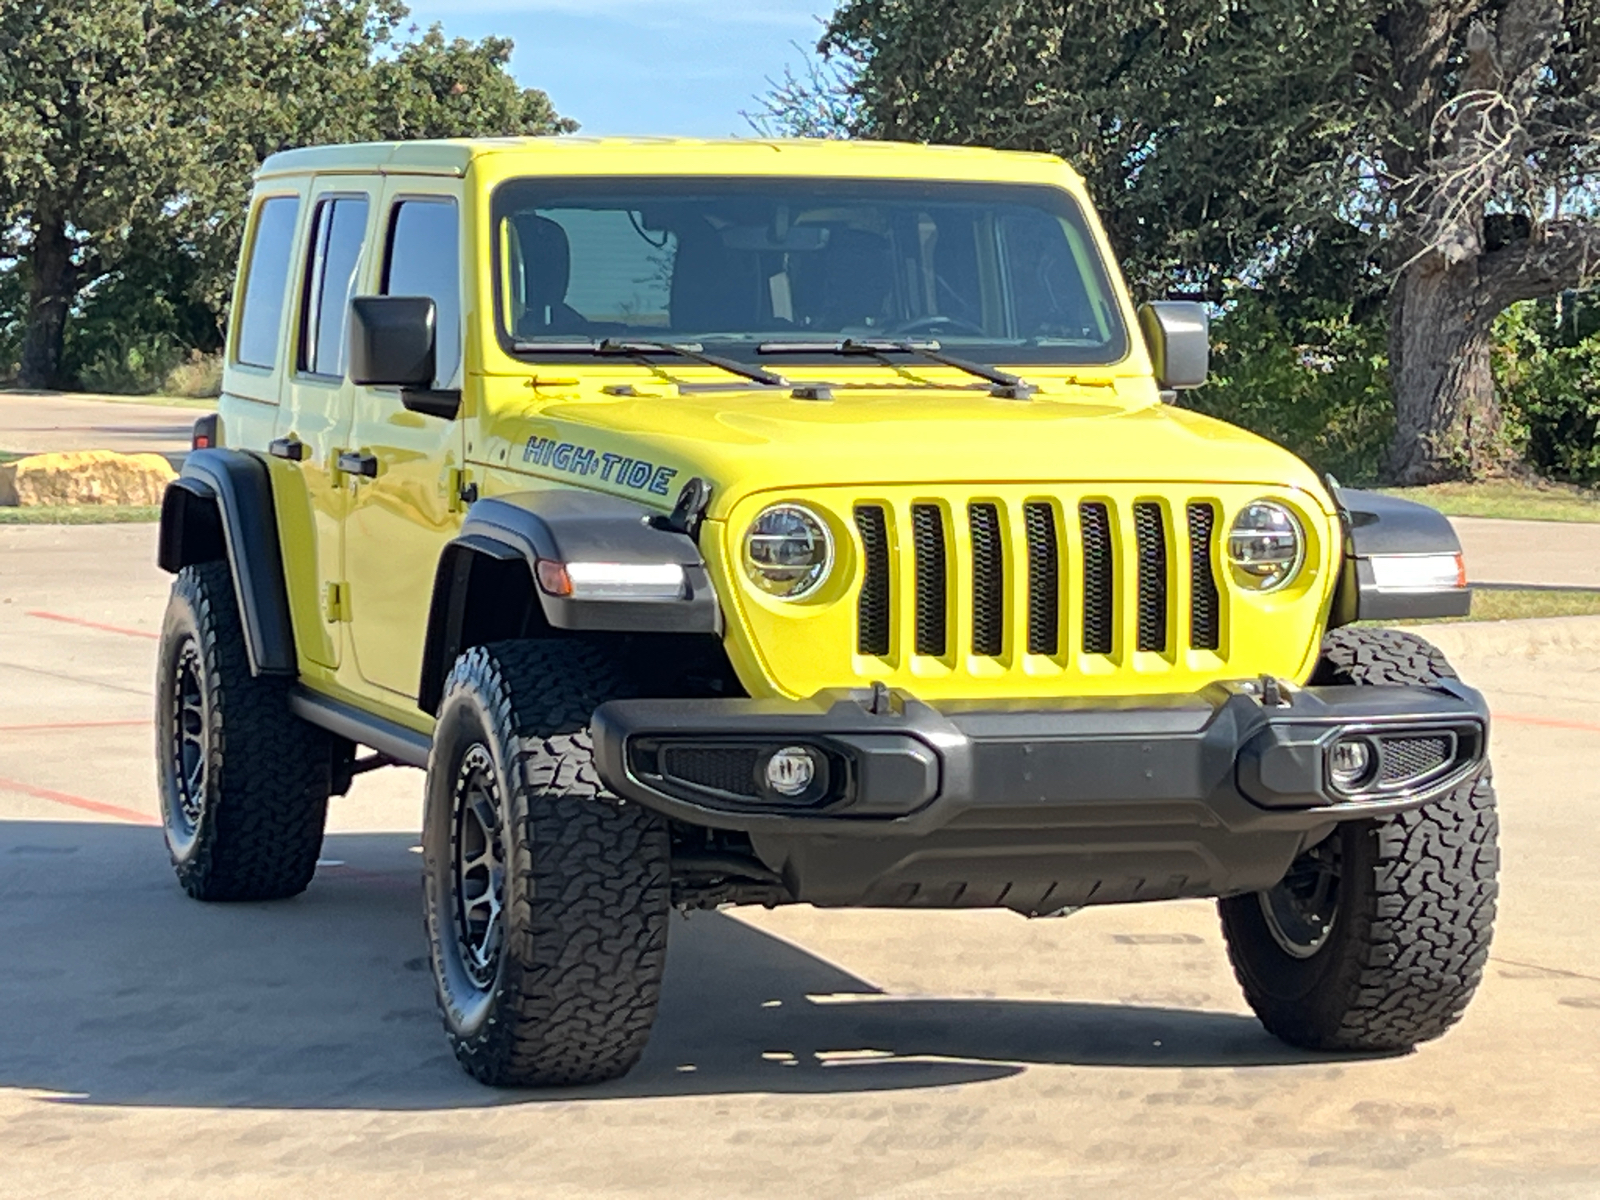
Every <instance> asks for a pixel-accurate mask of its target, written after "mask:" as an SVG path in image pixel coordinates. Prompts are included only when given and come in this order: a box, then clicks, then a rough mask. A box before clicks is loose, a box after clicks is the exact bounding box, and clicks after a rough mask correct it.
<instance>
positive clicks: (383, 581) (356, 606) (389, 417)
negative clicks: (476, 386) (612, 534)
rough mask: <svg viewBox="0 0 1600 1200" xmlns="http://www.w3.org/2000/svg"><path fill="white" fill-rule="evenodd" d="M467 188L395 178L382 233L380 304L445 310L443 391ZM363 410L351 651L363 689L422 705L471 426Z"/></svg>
mask: <svg viewBox="0 0 1600 1200" xmlns="http://www.w3.org/2000/svg"><path fill="white" fill-rule="evenodd" d="M459 189H460V183H459V181H456V180H450V179H430V178H423V177H417V178H406V177H403V176H402V177H392V178H391V179H390V180H389V182H388V185H387V187H386V191H385V196H384V201H383V203H384V211H383V214H382V221H381V223H380V227H379V228H380V230H381V235H382V236H381V238H380V245H379V253H380V254H381V255H382V258H381V260H380V261H381V263H382V270H381V274H380V279H379V283H378V292H379V294H381V295H388V296H428V297H431V298H432V299H433V302H434V304H435V305H436V307H437V311H438V324H437V330H438V359H437V362H438V374H437V376H436V378H435V380H434V386H435V387H439V388H449V387H460V386H461V383H462V379H461V374H462V365H461V364H462V354H461V346H462V336H461V335H462V323H461V320H462V319H461V314H462V304H461V297H462V284H461V263H462V257H461V254H462V251H461V215H460V203H459V199H458V195H459ZM353 401H354V425H353V428H352V430H351V435H350V446H351V449H352V451H353V452H354V453H355V454H356V455H357V456H359V457H360V459H361V460H362V463H363V465H364V467H365V468H366V469H367V470H369V471H370V472H371V473H370V475H367V476H360V477H353V478H355V486H354V490H353V491H352V493H351V506H350V511H349V515H348V516H347V517H346V520H345V538H344V548H345V549H344V555H345V577H346V578H347V579H348V580H349V589H350V594H349V602H350V622H351V624H350V633H351V642H352V644H353V646H354V648H355V657H356V665H357V668H358V669H359V671H360V673H361V678H362V680H364V681H365V682H366V683H368V684H374V685H376V686H377V687H380V688H382V689H384V690H385V691H386V692H389V693H392V694H393V696H394V697H395V699H397V700H399V699H402V698H404V699H405V700H407V701H410V702H411V703H412V704H414V703H415V698H416V695H417V685H418V683H419V681H420V680H421V676H422V647H423V641H424V639H425V637H426V634H427V623H428V606H429V602H430V601H431V599H432V597H433V575H434V569H435V567H436V566H437V565H438V562H439V555H440V553H441V551H442V550H443V549H444V545H445V543H446V542H447V541H449V539H450V538H451V537H452V536H453V535H454V534H455V532H456V530H457V529H459V528H460V525H461V513H460V511H459V508H460V505H459V503H458V499H457V481H458V476H457V471H458V469H459V468H460V467H461V465H462V452H463V449H464V434H463V432H462V423H461V422H460V421H447V420H442V419H440V418H439V417H431V416H423V415H422V414H420V413H414V412H411V411H409V410H408V409H406V408H405V406H404V405H402V404H401V402H400V393H399V391H398V390H397V389H393V388H367V387H358V388H355V389H354V393H353Z"/></svg>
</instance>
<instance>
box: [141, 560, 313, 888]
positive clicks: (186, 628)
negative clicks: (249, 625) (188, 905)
mask: <svg viewBox="0 0 1600 1200" xmlns="http://www.w3.org/2000/svg"><path fill="white" fill-rule="evenodd" d="M158 663H159V666H158V671H157V676H156V764H157V770H158V775H159V782H160V789H161V817H162V825H163V827H164V829H165V832H166V838H167V850H168V852H169V853H170V854H171V857H172V867H173V870H174V871H175V872H176V873H177V876H178V882H179V883H180V884H182V885H183V889H184V891H186V892H188V893H189V895H191V896H193V897H194V898H195V899H196V900H281V899H284V898H285V897H288V896H294V895H298V894H299V893H300V892H303V891H305V889H306V886H307V885H308V884H309V883H310V882H311V877H312V875H313V874H314V873H315V872H316V869H317V856H318V855H319V854H320V853H321V850H322V830H323V825H324V822H325V821H326V818H327V812H328V794H329V785H330V781H331V764H332V743H331V741H330V739H329V738H328V736H327V735H326V734H325V733H323V732H322V731H321V730H320V729H317V728H316V727H315V726H312V725H309V724H307V723H306V722H305V721H302V720H300V719H299V718H298V717H296V716H295V715H294V714H293V713H291V712H290V711H289V688H290V686H291V682H292V681H290V680H288V679H280V678H275V677H273V676H266V675H262V676H255V675H252V674H251V672H250V662H249V659H248V658H247V657H246V654H245V647H244V631H243V629H242V628H241V626H240V622H239V603H238V600H237V598H236V597H235V595H234V591H233V577H232V575H231V573H230V572H229V570H228V566H227V564H226V563H221V562H209V563H200V564H198V565H196V566H190V567H185V568H184V569H183V570H182V571H180V572H179V573H178V577H177V580H176V581H175V582H174V583H173V585H172V596H171V599H170V600H169V601H168V602H167V612H166V617H165V619H164V621H163V622H162V627H161V646H160V650H159V653H158Z"/></svg>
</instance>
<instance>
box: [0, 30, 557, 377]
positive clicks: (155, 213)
mask: <svg viewBox="0 0 1600 1200" xmlns="http://www.w3.org/2000/svg"><path fill="white" fill-rule="evenodd" d="M405 15H406V9H405V7H404V5H402V4H400V3H398V0H253V2H252V3H250V4H219V3H217V2H216V0H95V3H93V4H85V3H82V2H81V0H33V2H30V3H26V4H0V63H3V64H4V67H3V68H0V280H3V281H4V282H0V304H4V307H3V308H0V360H5V359H6V355H7V354H8V353H9V350H8V346H9V344H10V343H8V341H7V340H6V339H7V338H8V337H12V336H14V335H13V332H12V330H13V328H14V327H17V326H25V325H26V324H27V323H28V320H30V319H31V321H32V323H33V325H34V329H33V332H32V334H31V336H32V343H33V344H34V345H36V346H37V345H41V344H43V343H48V345H46V346H45V347H44V348H45V349H46V350H47V351H48V353H47V354H46V355H44V357H43V358H41V359H40V360H39V363H43V364H44V365H45V368H46V369H47V374H48V375H49V376H50V377H51V379H52V380H65V379H68V378H70V377H71V376H73V375H74V374H76V375H79V376H82V377H83V378H84V380H85V381H88V380H91V379H93V380H96V381H98V382H100V383H102V384H109V383H112V382H117V383H119V384H120V385H121V386H124V387H134V386H143V385H144V384H145V383H147V382H148V381H149V380H150V379H156V380H159V378H160V376H161V375H164V374H165V372H166V371H167V370H169V369H171V367H172V366H173V365H174V364H176V363H177V362H181V361H182V360H183V359H185V358H186V357H187V356H188V354H189V352H190V351H192V350H200V351H210V350H213V349H214V348H215V347H216V346H217V345H218V344H219V339H220V335H221V330H222V328H223V327H224V324H225V316H226V306H227V303H228V299H229V292H230V284H231V280H232V275H233V269H234V259H235V256H236V253H237V247H238V239H239V235H240V223H241V221H242V218H243V215H244V208H245V198H246V196H247V195H248V192H249V188H250V185H251V177H252V175H253V173H254V171H255V168H256V167H257V166H258V165H259V164H260V162H261V160H262V159H263V158H265V157H266V156H267V155H268V154H271V153H273V152H275V151H278V150H283V149H287V148H290V147H293V146H301V145H308V144H314V143H321V142H344V141H360V140H369V139H379V138H390V137H408V138H410V137H443V136H470V135H479V134H526V133H552V132H562V131H566V130H570V129H571V128H573V125H572V123H571V122H570V121H565V120H563V119H562V118H560V117H558V116H557V115H556V113H555V112H554V110H553V109H552V108H551V105H550V101H549V98H548V97H547V96H546V95H545V94H544V93H543V92H540V91H537V90H533V89H522V88H520V87H518V86H517V84H516V83H515V82H514V81H513V80H512V79H511V77H510V76H509V74H507V71H506V67H507V63H508V61H509V58H510V53H511V43H510V42H509V41H507V40H505V39H503V38H489V39H485V40H484V41H482V42H469V41H466V40H463V39H459V38H458V39H454V40H449V39H446V38H445V37H444V35H443V33H442V32H441V31H440V30H439V29H438V28H433V29H430V30H428V31H426V32H425V33H422V34H421V35H420V36H418V35H416V34H415V31H412V32H410V33H399V34H397V32H396V31H397V30H398V29H399V27H400V23H401V22H402V21H403V19H404V17H405ZM52 246H59V247H61V248H62V252H61V253H58V254H56V255H55V256H54V257H52V256H51V254H50V253H48V251H49V250H50V248H51V247H52ZM8 259H10V260H17V262H18V265H17V266H16V267H14V268H13V269H11V270H9V271H7V270H5V269H4V263H5V261H6V260H8ZM25 288H31V289H32V290H33V291H34V292H35V293H36V297H35V299H34V301H33V302H32V303H31V305H24V304H22V303H21V302H20V299H21V298H20V296H19V294H18V293H19V289H25ZM29 309H31V317H30V316H29V315H28V313H27V312H25V310H29ZM52 311H53V312H54V313H55V318H54V326H53V328H51V327H49V326H50V324H51V323H50V321H49V320H46V319H43V318H42V317H41V314H45V315H46V316H48V314H49V313H50V312H52ZM63 314H65V324H66V326H67V328H66V329H65V330H64V331H63V330H62V328H61V325H62V324H63V321H62V315H63ZM19 334H20V335H24V336H25V335H27V330H26V328H23V329H21V330H20V331H19ZM9 361H15V358H14V357H13V358H11V359H10V360H9ZM25 362H28V363H29V364H30V365H33V366H35V367H37V366H39V363H33V362H32V360H25ZM4 365H5V363H4V361H0V368H3V367H4Z"/></svg>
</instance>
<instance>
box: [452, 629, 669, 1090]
mask: <svg viewBox="0 0 1600 1200" xmlns="http://www.w3.org/2000/svg"><path fill="white" fill-rule="evenodd" d="M619 690H620V684H619V680H618V677H617V675H616V672H615V670H614V666H613V663H612V662H611V660H610V659H609V657H608V656H607V655H605V654H604V653H603V652H601V651H600V650H598V649H596V648H594V647H592V646H588V645H585V644H583V643H581V642H577V641H572V642H544V643H539V642H502V643H498V644H496V645H492V646H487V647H479V648H476V649H473V650H470V651H468V652H467V653H466V654H464V655H462V657H461V658H460V659H459V660H457V662H456V664H455V667H454V669H453V670H452V671H451V673H450V677H449V679H448V680H446V682H445V687H444V697H443V700H442V701H441V703H440V708H439V720H438V724H437V726H436V727H435V732H434V741H433V753H432V756H431V758H430V760H429V765H428V783H427V803H426V810H425V814H424V819H423V872H424V881H425V885H426V886H425V891H426V925H427V933H428V944H429V948H430V952H431V953H430V958H431V961H432V965H433V975H434V984H435V988H436V991H437V996H438V1000H439V1008H440V1011H441V1013H442V1014H443V1017H444V1026H445V1033H446V1036H447V1037H448V1039H449V1041H450V1045H451V1048H452V1049H453V1050H454V1051H455V1055H456V1058H457V1060H458V1061H459V1062H460V1063H461V1065H462V1066H463V1067H464V1068H466V1070H467V1071H468V1072H470V1073H471V1074H472V1075H473V1076H475V1077H476V1078H477V1079H479V1080H480V1081H482V1082H483V1083H487V1084H491V1085H494V1086H500V1087H528V1086H552V1085H572V1084H586V1083H598V1082H601V1081H603V1080H607V1079H614V1078H617V1077H618V1076H620V1075H623V1074H625V1073H626V1072H627V1071H628V1070H629V1068H631V1067H632V1066H633V1064H634V1063H635V1062H637V1061H638V1058H639V1055H640V1054H641V1053H643V1051H644V1047H645V1043H646V1041H647V1040H648V1038H649V1036H650V1028H651V1024H652V1023H653V1021H654V1019H655V1009H656V1002H657V999H658V997H659V994H660V985H661V975H662V971H663V969H664V967H665V965H666V949H667V916H668V911H669V908H668V904H669V873H670V855H671V850H670V844H669V840H668V834H667V827H666V823H665V822H664V821H663V820H662V818H661V817H660V816H658V815H657V814H655V813H652V812H650V811H648V810H646V809H642V808H640V807H638V806H637V805H634V804H629V803H627V802H626V801H623V800H620V799H618V798H617V797H615V796H613V795H611V794H610V793H609V792H607V791H606V790H605V787H604V785H603V784H602V783H601V782H600V779H599V776H598V775H597V773H596V771H595V767H594V761H593V754H592V748H591V743H590V739H589V719H590V716H591V715H592V714H593V712H594V710H595V708H596V707H598V706H599V704H601V703H602V702H603V701H605V700H606V699H609V698H611V697H613V696H615V695H617V694H618V692H619Z"/></svg>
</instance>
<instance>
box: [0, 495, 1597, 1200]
mask: <svg viewBox="0 0 1600 1200" xmlns="http://www.w3.org/2000/svg"><path fill="white" fill-rule="evenodd" d="M153 539H154V530H153V528H152V527H149V526H143V527H140V526H133V527H129V526H121V527H104V526H103V527H89V528H71V529H51V528H43V527H36V528H0V1011H3V1012H4V1013H5V1014H6V1020H5V1021H4V1022H3V1023H0V1193H4V1194H5V1195H7V1196H11V1195H18V1196H45V1195H50V1196H55V1195H69V1196H70V1195H83V1196H98V1195H103V1194H106V1193H108V1192H115V1193H116V1194H118V1195H127V1196H147V1195H148V1196H166V1195H178V1194H183V1195H192V1194H194V1193H195V1192H196V1191H197V1190H199V1191H204V1192H205V1193H206V1194H208V1195H217V1196H246V1195H249V1196H259V1195H267V1196H277V1195H284V1196H300V1195H306V1194H313V1193H317V1194H342V1195H351V1196H364V1195H375V1194H382V1193H398V1192H412V1191H420V1190H424V1189H426V1190H427V1191H429V1192H441V1193H461V1192H466V1191H473V1192H476V1193H477V1194H481V1195H502V1194H504V1195H511V1194H527V1195H538V1196H540V1197H565V1196H574V1197H577V1196H647V1197H648V1196H661V1197H673V1198H678V1197H682V1196H685V1195H705V1196H717V1197H721V1196H740V1197H743V1196H771V1195H780V1194H781V1195H785V1196H827V1197H836V1196H884V1197H901V1196H904V1197H916V1198H917V1200H927V1198H933V1197H954V1196H985V1197H990V1196H1006V1197H1012V1196H1020V1197H1034V1196H1037V1197H1046V1196H1049V1197H1052V1198H1055V1197H1060V1196H1063V1195H1065V1196H1073V1197H1080V1196H1088V1197H1098V1196H1108V1197H1109V1196H1117V1197H1123V1196H1129V1195H1139V1196H1180V1195H1181V1196H1185V1197H1208V1196H1223V1197H1238V1196H1273V1197H1277V1196H1285V1195H1316V1196H1369V1195H1374V1194H1378V1193H1380V1192H1381V1193H1383V1194H1385V1195H1388V1196H1397V1197H1399V1196H1423V1195H1450V1196H1462V1197H1466V1196H1472V1197H1479V1196H1481V1197H1500V1196H1510V1195H1515V1196H1550V1197H1591V1196H1594V1195H1596V1194H1600V968H1597V965H1596V964H1600V926H1596V924H1595V923H1594V922H1592V921H1590V920H1588V914H1590V913H1593V912H1595V911H1596V910H1597V909H1600V872H1596V871H1595V869H1594V863H1595V861H1596V856H1597V853H1600V828H1597V823H1596V820H1595V812H1596V805H1597V803H1600V712H1597V711H1596V706H1595V704H1594V699H1593V697H1594V696H1595V695H1596V693H1597V691H1600V688H1597V685H1600V666H1597V665H1596V664H1597V656H1596V655H1595V653H1594V651H1595V650H1597V649H1600V618H1578V619H1574V620H1571V621H1568V622H1537V623H1527V624H1528V626H1537V627H1538V628H1537V629H1531V630H1530V629H1529V628H1527V627H1525V626H1524V625H1523V624H1521V623H1508V624H1506V625H1502V626H1497V627H1496V628H1495V629H1494V630H1493V631H1489V632H1483V631H1480V630H1476V629H1472V628H1469V627H1464V626H1453V627H1448V628H1443V629H1440V630H1439V631H1438V633H1439V638H1440V641H1441V642H1446V641H1448V642H1449V643H1450V644H1449V649H1450V651H1451V652H1452V653H1453V654H1454V655H1455V657H1456V660H1457V665H1458V667H1460V668H1461V670H1462V673H1463V674H1464V675H1465V676H1466V677H1467V678H1468V679H1469V680H1470V681H1471V682H1474V683H1476V684H1478V685H1480V686H1483V687H1484V688H1485V689H1486V690H1487V691H1488V693H1489V695H1490V697H1491V700H1492V702H1493V704H1494V706H1495V709H1496V713H1497V724H1496V730H1495V739H1496V751H1495V753H1496V766H1497V777H1498V780H1499V783H1500V787H1501V799H1502V817H1503V822H1504V834H1503V847H1504V855H1505V864H1504V875H1503V889H1504V890H1503V902H1502V909H1501V919H1500V923H1499V929H1498V933H1497V937H1496V942H1495V947H1494V952H1493V956H1492V959H1491V965H1490V968H1489V971H1488V974H1487V978H1486V980H1485V984H1484V987H1483V989H1482V991H1481V992H1480V994H1479V997H1478V1000H1477V1001H1476V1003H1475V1004H1474V1006H1473V1007H1472V1009H1471V1010H1470V1011H1469V1012H1468V1014H1467V1016H1466V1018H1465V1020H1464V1021H1463V1023H1462V1024H1461V1025H1460V1026H1459V1027H1458V1028H1457V1029H1456V1030H1454V1031H1452V1032H1451V1033H1450V1034H1449V1035H1448V1036H1446V1037H1445V1038H1444V1039H1442V1040H1440V1041H1439V1042H1436V1043H1433V1044H1430V1045H1428V1046H1425V1047H1423V1048H1422V1049H1421V1050H1419V1051H1418V1052H1416V1053H1415V1054H1413V1055H1409V1056H1405V1057H1400V1058H1378V1059H1358V1058H1347V1057H1341V1056H1336V1055H1313V1054H1304V1053H1301V1052H1298V1051H1294V1050H1290V1049H1288V1048H1286V1047H1284V1046H1282V1045H1281V1044H1279V1043H1278V1042H1276V1041H1274V1040H1273V1039H1272V1038H1270V1037H1268V1036H1267V1035H1266V1034H1265V1033H1264V1032H1262V1031H1261V1030H1260V1028H1259V1026H1258V1025H1257V1024H1256V1023H1255V1021H1254V1019H1253V1018H1252V1017H1251V1016H1250V1015H1249V1013H1248V1011H1247V1010H1246V1009H1245V1007H1244V1005H1243V1004H1242V1002H1241V1000H1240V997H1239V993H1238V990H1237V987H1236V985H1235V984H1234V982H1233V980H1232V978H1231V976H1230V974H1229V970H1228V966H1227V962H1226V958H1225V955H1224V952H1223V948H1222V945H1221V940H1220V937H1219V935H1218V929H1217V924H1216V919H1215V914H1214V910H1213V908H1212V906H1211V905H1209V904H1206V903H1202V902H1184V903H1174V904H1158V905H1149V906H1141V907H1133V908H1111V909H1101V910H1090V911H1085V912H1082V913H1079V914H1077V915H1076V916H1073V917H1070V918H1068V919H1065V920H1047V921H1035V922H1028V921H1024V920H1022V919H1021V918H1017V917H1014V916H1011V915H1010V914H1005V913H981V912H980V913H961V914H941V913H923V914H918V913H892V912H888V913H886V912H835V913H830V912H820V911H816V910H812V909H808V908H799V907H796V908H789V909H780V910H778V911H775V912H771V913H767V912H762V911H759V910H757V911H755V912H749V911H746V910H736V911H735V912H733V913H728V914H697V915H695V916H693V917H690V918H687V919H675V920H674V922H673V928H672V950H671V965H670V967H669V972H668V979H667V984H666V989H665V995H664V999H663V1004H662V1008H661V1013H660V1019H659V1022H658V1024H657V1027H656V1032H655V1035H654V1037H653V1040H652V1042H651V1045H650V1049H649V1051H648V1052H647V1054H646V1057H645V1060H644V1062H643V1063H641V1065H640V1066H639V1068H638V1069H637V1070H636V1071H635V1072H634V1073H633V1074H632V1075H631V1076H629V1077H628V1078H627V1079H625V1080H623V1081H621V1082H619V1083H616V1084H612V1085H607V1086H605V1087H601V1088H595V1089H588V1090H583V1091H570V1092H556V1093H538V1094H534V1093H501V1092H493V1091H489V1090H487V1089H484V1088H481V1087H479V1086H478V1085H477V1084H475V1083H473V1082H472V1081H470V1080H469V1079H468V1078H467V1077H466V1076H465V1075H464V1074H463V1073H461V1072H460V1070H459V1069H458V1068H457V1067H456V1065H455V1063H454V1062H453V1060H452V1059H451V1058H450V1056H449V1054H448V1051H447V1049H446V1047H445V1044H444V1040H443V1037H442V1034H441V1032H440V1030H439V1027H438V1022H437V1018H436V1016H435V1015H434V1013H433V1010H432V999H431V990H430V987H429V984H428V979H427V975H426V973H425V970H424V969H423V968H424V963H423V959H422V955H423V954H424V945H423V941H422V935H421V922H420V920H419V917H420V901H419V895H418V892H419V888H418V881H417V859H416V856H415V854H414V853H413V847H414V846H415V831H416V828H417V823H418V817H419V802H420V800H419V791H420V789H419V784H420V774H419V773H418V772H414V771H402V770H395V771H387V772H376V773H374V774H373V775H369V776H365V777H362V778H361V779H360V780H358V782H357V785H356V788H355V790H354V792H353V793H352V795H351V796H350V797H349V798H347V799H345V800H340V801H336V802H335V804H334V809H333V813H332V817H331V820H330V836H329V838H328V840H327V843H326V845H325V848H324V864H325V865H324V866H323V868H322V869H321V870H319V872H318V877H317V879H316V881H315V882H314V883H313V885H312V887H311V889H310V890H309V891H308V892H307V893H306V894H305V895H304V896H302V897H299V898H297V899H295V900H292V901H288V902H284V903H281V904H273V905H233V906H207V905H199V904H195V903H193V902H191V901H188V900H186V899H185V898H184V897H183V896H182V895H181V894H180V893H179V891H178V890H177V887H176V885H175V884H174V883H173V881H172V877H171V873H170V870H169V869H168V867H167V865H166V862H165V855H164V851H163V848H162V846H161V841H160V833H159V831H158V830H157V829H155V828H153V827H152V826H151V825H150V824H149V823H150V822H152V821H153V819H154V814H155V811H156V806H155V799H154V771H153V766H152V763H151V749H150V728H149V724H148V722H149V708H150V703H151V700H150V693H151V675H152V671H153V658H154V649H155V641H154V636H153V635H154V634H155V631H156V630H157V628H158V626H159V620H160V613H161V609H162V605H163V603H164V596H165V591H166V579H165V578H164V577H163V576H162V575H161V574H160V573H159V572H158V571H156V569H155V568H154V567H153V566H151V565H150V563H151V558H152V555H153ZM1432 632H1433V631H1431V630H1430V633H1432ZM1585 648H1587V649H1585Z"/></svg>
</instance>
